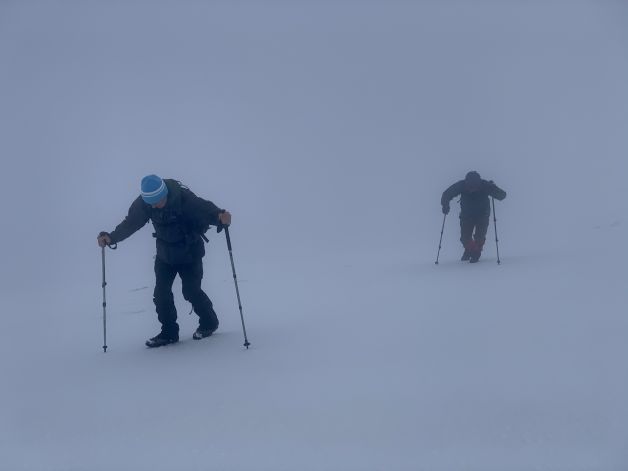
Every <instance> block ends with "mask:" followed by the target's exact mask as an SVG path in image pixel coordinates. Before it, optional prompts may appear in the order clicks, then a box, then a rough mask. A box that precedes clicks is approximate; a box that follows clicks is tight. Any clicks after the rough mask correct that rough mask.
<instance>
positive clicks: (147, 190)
mask: <svg viewBox="0 0 628 471" xmlns="http://www.w3.org/2000/svg"><path fill="white" fill-rule="evenodd" d="M141 191H142V199H143V200H144V201H145V202H146V203H148V204H157V203H159V202H160V201H161V200H162V199H164V198H165V197H166V196H168V187H167V186H166V182H164V181H163V180H162V179H161V178H159V177H158V176H157V175H147V176H145V177H144V178H142V185H141Z"/></svg>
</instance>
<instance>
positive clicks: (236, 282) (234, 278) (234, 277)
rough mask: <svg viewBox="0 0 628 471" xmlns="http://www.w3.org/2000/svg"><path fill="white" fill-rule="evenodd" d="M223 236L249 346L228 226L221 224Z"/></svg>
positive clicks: (245, 341) (243, 329) (245, 337)
mask: <svg viewBox="0 0 628 471" xmlns="http://www.w3.org/2000/svg"><path fill="white" fill-rule="evenodd" d="M223 228H224V230H225V237H226V238H227V248H228V249H229V258H230V259H231V271H232V272H233V282H234V283H235V289H236V296H237V297H238V308H239V309H240V320H241V321H242V332H243V333H244V346H245V347H246V348H247V350H248V348H249V345H251V344H250V343H249V339H248V338H247V336H246V327H245V326H244V315H243V314H242V302H241V301H240V290H239V289H238V278H237V276H236V271H235V264H234V263H233V251H232V249H231V237H229V226H223Z"/></svg>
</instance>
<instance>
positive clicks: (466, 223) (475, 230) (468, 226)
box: [460, 214, 489, 252]
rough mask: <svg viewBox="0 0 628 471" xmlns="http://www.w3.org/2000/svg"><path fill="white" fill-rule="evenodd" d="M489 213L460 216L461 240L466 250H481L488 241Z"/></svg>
mask: <svg viewBox="0 0 628 471" xmlns="http://www.w3.org/2000/svg"><path fill="white" fill-rule="evenodd" d="M488 223H489V215H488V214H487V215H480V216H473V217H469V216H460V242H462V245H463V246H464V248H465V250H468V251H470V252H475V251H477V252H481V251H482V248H483V247H484V242H486V232H487V231H488Z"/></svg>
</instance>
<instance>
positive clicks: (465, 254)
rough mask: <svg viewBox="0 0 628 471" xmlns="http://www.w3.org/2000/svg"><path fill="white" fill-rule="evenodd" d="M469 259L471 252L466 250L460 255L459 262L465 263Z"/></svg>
mask: <svg viewBox="0 0 628 471" xmlns="http://www.w3.org/2000/svg"><path fill="white" fill-rule="evenodd" d="M470 258H471V251H470V250H468V249H464V253H463V254H462V258H461V259H460V261H461V262H466V261H468V260H469V259H470Z"/></svg>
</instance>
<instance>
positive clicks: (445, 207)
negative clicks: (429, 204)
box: [443, 204, 449, 214]
mask: <svg viewBox="0 0 628 471" xmlns="http://www.w3.org/2000/svg"><path fill="white" fill-rule="evenodd" d="M443 214H449V204H444V205H443Z"/></svg>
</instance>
